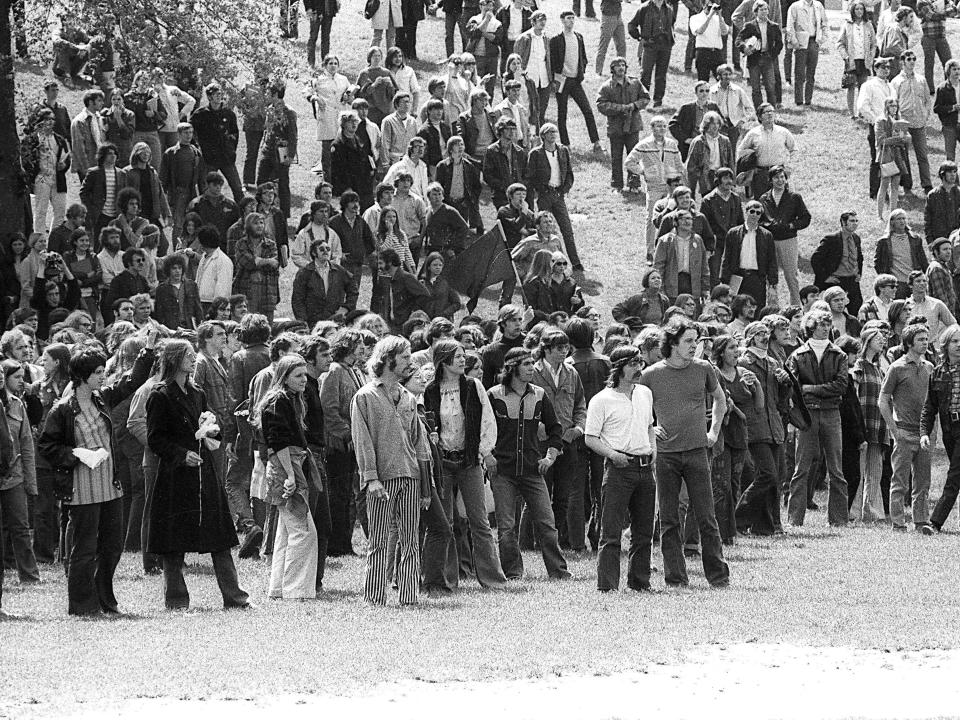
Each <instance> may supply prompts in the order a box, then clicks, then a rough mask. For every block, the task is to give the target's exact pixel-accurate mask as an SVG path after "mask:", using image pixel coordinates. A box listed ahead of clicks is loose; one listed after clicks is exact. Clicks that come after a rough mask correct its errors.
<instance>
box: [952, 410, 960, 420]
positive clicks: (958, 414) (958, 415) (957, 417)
mask: <svg viewBox="0 0 960 720" xmlns="http://www.w3.org/2000/svg"><path fill="white" fill-rule="evenodd" d="M950 421H951V422H960V412H951V413H950Z"/></svg>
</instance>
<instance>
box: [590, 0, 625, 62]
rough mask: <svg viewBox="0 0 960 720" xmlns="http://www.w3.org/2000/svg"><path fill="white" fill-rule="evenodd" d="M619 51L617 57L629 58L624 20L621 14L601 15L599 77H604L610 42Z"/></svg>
mask: <svg viewBox="0 0 960 720" xmlns="http://www.w3.org/2000/svg"><path fill="white" fill-rule="evenodd" d="M611 40H613V46H614V48H615V49H616V51H617V57H622V58H625V57H627V38H626V35H625V34H624V31H623V19H622V18H621V17H620V14H619V13H618V14H616V15H600V42H599V43H598V44H597V75H603V66H604V64H605V63H606V60H607V48H609V47H610V41H611Z"/></svg>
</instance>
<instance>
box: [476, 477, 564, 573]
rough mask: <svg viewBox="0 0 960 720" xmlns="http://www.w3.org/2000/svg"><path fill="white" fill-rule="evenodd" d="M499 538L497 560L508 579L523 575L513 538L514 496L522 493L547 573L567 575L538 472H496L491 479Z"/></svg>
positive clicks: (515, 536) (514, 520)
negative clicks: (538, 541) (516, 474)
mask: <svg viewBox="0 0 960 720" xmlns="http://www.w3.org/2000/svg"><path fill="white" fill-rule="evenodd" d="M491 487H492V488H493V497H494V504H495V506H496V514H497V534H498V536H499V540H500V564H501V567H502V568H503V573H504V575H506V577H507V579H509V580H518V579H520V578H522V577H523V558H522V557H521V555H520V544H519V541H518V539H517V513H516V506H517V499H518V497H522V498H523V500H524V502H525V503H526V504H527V506H528V507H529V508H530V513H531V517H532V520H533V524H534V530H535V531H536V533H537V537H538V538H539V540H540V552H541V553H542V554H543V564H544V565H545V566H546V568H547V574H548V575H550V577H552V578H557V579H562V578H566V577H569V576H570V573H569V572H567V563H566V561H565V560H564V559H563V555H562V554H561V552H560V544H559V541H558V539H557V526H556V521H555V519H554V516H553V508H552V507H551V504H550V493H549V492H548V491H547V484H546V482H545V481H544V479H543V477H541V476H540V475H524V476H521V477H509V476H507V475H501V474H497V475H496V476H495V477H494V478H493V480H492V481H491Z"/></svg>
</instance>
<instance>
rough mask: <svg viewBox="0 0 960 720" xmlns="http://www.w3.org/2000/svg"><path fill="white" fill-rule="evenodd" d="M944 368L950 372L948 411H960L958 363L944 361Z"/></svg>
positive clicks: (959, 366)
mask: <svg viewBox="0 0 960 720" xmlns="http://www.w3.org/2000/svg"><path fill="white" fill-rule="evenodd" d="M944 368H945V369H946V370H947V371H949V373H950V380H951V384H950V412H952V413H955V412H960V364H953V365H951V364H950V363H948V362H944Z"/></svg>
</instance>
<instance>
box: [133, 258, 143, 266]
mask: <svg viewBox="0 0 960 720" xmlns="http://www.w3.org/2000/svg"><path fill="white" fill-rule="evenodd" d="M133 262H134V263H135V264H137V265H143V264H144V263H145V262H146V260H144V259H143V258H135V259H134V261H133Z"/></svg>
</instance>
